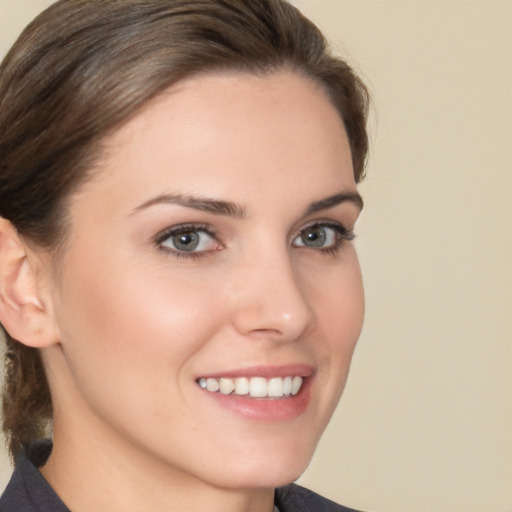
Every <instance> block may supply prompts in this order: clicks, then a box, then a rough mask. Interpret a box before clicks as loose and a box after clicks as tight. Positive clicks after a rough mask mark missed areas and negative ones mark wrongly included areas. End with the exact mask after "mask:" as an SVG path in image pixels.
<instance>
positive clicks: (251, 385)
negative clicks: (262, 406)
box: [198, 375, 304, 398]
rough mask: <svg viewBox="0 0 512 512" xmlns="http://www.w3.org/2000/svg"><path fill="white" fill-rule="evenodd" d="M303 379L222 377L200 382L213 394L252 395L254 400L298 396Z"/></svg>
mask: <svg viewBox="0 0 512 512" xmlns="http://www.w3.org/2000/svg"><path fill="white" fill-rule="evenodd" d="M303 380H304V379H303V378H302V377H300V376H298V375H296V376H294V377H291V376H290V377H284V378H282V377H272V378H271V379H265V378H264V377H252V378H250V379H247V378H246V377H238V378H236V379H229V378H227V377H222V378H220V379H213V378H208V379H205V378H201V379H199V380H198V383H199V386H200V387H201V388H202V389H206V390H208V391H211V392H213V393H216V392H220V393H222V394H223V395H230V394H232V393H233V394H235V395H250V396H251V397H252V398H267V397H269V398H281V397H283V396H290V395H296V394H297V393H298V392H299V391H300V388H301V387H302V382H303Z"/></svg>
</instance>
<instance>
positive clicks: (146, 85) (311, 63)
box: [0, 0, 368, 458]
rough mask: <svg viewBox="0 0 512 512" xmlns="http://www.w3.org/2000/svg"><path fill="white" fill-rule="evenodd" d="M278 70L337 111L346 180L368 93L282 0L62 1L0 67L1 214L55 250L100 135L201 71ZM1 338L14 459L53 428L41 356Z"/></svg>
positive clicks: (359, 161)
mask: <svg viewBox="0 0 512 512" xmlns="http://www.w3.org/2000/svg"><path fill="white" fill-rule="evenodd" d="M279 69H288V70H291V71H293V72H296V73H298V74H300V75H302V76H304V77H307V78H308V79H311V80H313V81H314V82H315V83H317V84H318V85H319V86H320V87H321V88H322V89H323V90H324V91H325V93H326V94H327V96H328V98H329V99H330V101H331V102H332V104H333V106H334V107H335V108H336V109H337V111H338V112H339V114H340V116H341V118H342V120H343V122H344V125H345V128H346V131H347V135H348V139H349V143H350V148H351V154H352V162H353V169H354V176H355V179H356V182H359V181H360V180H361V179H362V177H363V173H364V166H365V160H366V156H367V150H368V137H367V132H366V116H367V108H368V94H367V90H366V88H365V86H364V84H363V83H362V82H361V81H360V79H359V78H358V77H357V76H356V75H355V74H354V72H353V71H352V69H351V68H350V66H349V65H347V63H346V62H345V61H344V60H342V59H340V58H338V57H336V56H334V55H333V54H332V53H331V52H330V50H329V48H328V46H327V44H326V41H325V39H324V37H323V35H322V34H321V32H320V31H319V30H318V29H317V28H316V26H315V25H314V24H313V23H311V21H309V20H308V19H307V18H305V17H304V16H303V15H302V14H301V13H300V12H299V11H298V10H297V9H296V8H294V7H293V6H292V5H290V4H289V3H288V2H286V1H285V0H106V1H101V2H98V1H96V0H60V1H58V2H56V3H55V4H53V5H52V6H51V7H50V8H48V9H47V10H46V11H44V12H43V13H42V14H40V15H39V16H38V17H37V18H36V19H35V20H34V21H33V22H32V23H31V24H30V25H29V26H28V27H27V28H26V29H25V31H24V32H23V33H22V35H21V36H20V38H19V39H18V41H17V42H16V43H15V44H14V46H13V47H12V49H11V50H10V52H9V53H8V54H7V56H6V57H5V59H4V61H3V63H2V65H1V67H0V216H1V217H3V218H5V219H7V220H9V221H10V222H11V223H12V224H13V225H14V227H15V228H16V229H17V231H18V233H19V234H20V235H21V236H22V237H23V238H24V239H26V240H27V241H28V242H30V243H32V244H34V245H35V246H36V247H37V246H39V247H41V248H43V249H45V250H50V251H52V253H53V254H57V253H58V252H59V249H60V248H62V245H63V242H64V241H65V238H66V231H67V224H68V223H67V215H66V212H67V207H66V206H67V204H66V203H67V201H68V200H69V198H70V196H71V194H72V193H73V192H74V191H76V190H77V188H78V187H79V186H80V185H81V184H82V183H84V182H85V181H86V180H87V179H88V178H89V176H90V175H91V174H92V173H93V172H94V164H95V162H96V161H97V159H98V158H99V156H100V155H101V144H102V141H103V140H105V137H106V136H108V135H109V134H110V133H112V132H113V131H114V130H115V129H116V128H118V127H119V126H120V125H121V124H122V123H124V122H126V121H127V120H128V119H130V118H131V117H133V116H134V115H135V114H136V113H137V112H138V111H139V110H140V109H141V108H142V107H143V106H144V105H145V104H146V103H147V102H148V101H149V100H150V99H151V98H153V97H155V96H156V95H157V94H158V93H160V92H162V91H163V90H164V89H166V88H168V87H170V86H172V85H173V84H175V83H177V82H178V81H180V80H183V79H185V78H188V77H191V76H194V75H198V74H200V73H208V72H211V71H221V72H222V71H224V70H225V71H230V72H232V71H238V72H244V73H256V74H265V73H271V72H273V71H275V70H279ZM5 334H6V356H5V384H4V391H3V430H4V433H5V435H6V437H7V441H8V445H9V449H10V452H11V456H12V457H13V458H14V457H16V456H17V455H18V454H19V453H20V451H22V450H23V449H24V448H26V447H28V446H29V445H30V443H31V441H32V440H34V439H35V438H37V437H40V436H41V435H43V434H44V432H45V431H46V429H47V427H48V425H50V424H51V418H52V400H51V395H50V390H49V386H48V382H47V379H46V376H45V372H44V368H43V365H42V362H41V358H40V354H39V352H38V351H37V350H36V349H33V348H29V347H26V346H25V345H23V344H22V343H20V342H18V341H16V340H14V339H13V338H12V337H10V336H9V334H8V333H5Z"/></svg>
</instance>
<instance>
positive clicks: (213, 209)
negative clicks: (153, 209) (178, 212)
mask: <svg viewBox="0 0 512 512" xmlns="http://www.w3.org/2000/svg"><path fill="white" fill-rule="evenodd" d="M157 204H177V205H179V206H184V207H185V208H193V209H194V210H200V211H203V212H208V213H213V214H215V215H227V216H229V217H236V218H238V219H243V218H244V217H245V209H244V208H242V207H241V206H240V205H238V204H236V203H233V202H231V201H221V200H217V199H208V198H205V197H198V196H193V195H190V194H162V195H160V196H158V197H155V198H153V199H150V200H149V201H146V202H145V203H142V204H141V205H140V206H137V208H135V210H134V212H133V213H135V212H138V211H140V210H143V209H145V208H149V207H150V206H154V205H157Z"/></svg>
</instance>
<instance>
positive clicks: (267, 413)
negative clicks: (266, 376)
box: [201, 377, 313, 422]
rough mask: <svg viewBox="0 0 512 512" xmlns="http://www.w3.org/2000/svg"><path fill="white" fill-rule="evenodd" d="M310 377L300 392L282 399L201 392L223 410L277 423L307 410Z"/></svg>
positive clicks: (309, 396) (295, 416) (309, 395)
mask: <svg viewBox="0 0 512 512" xmlns="http://www.w3.org/2000/svg"><path fill="white" fill-rule="evenodd" d="M312 380H313V378H312V377H308V378H305V379H304V382H303V383H302V387H301V388H300V391H299V392H298V393H297V394H296V395H294V396H289V397H286V398H285V397H283V398H250V397H248V396H246V395H235V394H231V395H223V394H222V393H218V392H217V393H212V392H211V391H207V390H201V391H202V392H203V393H206V394H207V396H208V397H209V398H211V399H212V400H215V402H216V403H217V404H218V405H220V406H221V407H223V408H225V409H229V410H230V411H232V412H234V413H236V414H239V415H241V416H244V417H246V418H249V419H252V420H259V421H267V422H278V421H286V420H291V419H293V418H297V417H298V416H300V415H301V414H302V413H304V411H305V410H306V409H307V407H308V404H309V401H310V398H311V386H312Z"/></svg>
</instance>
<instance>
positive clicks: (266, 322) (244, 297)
mask: <svg viewBox="0 0 512 512" xmlns="http://www.w3.org/2000/svg"><path fill="white" fill-rule="evenodd" d="M237 281H238V282H237V283H236V286H235V288H236V290H237V293H235V294H234V297H233V299H234V302H233V315H232V322H233V325H234V327H235V329H236V330H237V331H238V332H239V333H240V334H242V335H244V336H248V335H249V336H251V335H252V336H253V335H257V336H265V337H268V338H270V339H273V340H276V341H293V340H295V339H297V338H299V337H300V336H301V335H302V334H304V333H306V332H308V331H310V330H311V329H312V328H313V327H314V325H315V324H316V315H315V312H314V309H313V307H312V305H311V304H310V300H308V299H309V297H308V293H307V290H306V288H305V286H304V284H305V283H301V279H300V275H299V273H298V271H297V270H296V269H294V268H293V264H292V262H291V260H290V256H289V255H288V253H287V251H283V254H281V255H277V254H276V253H273V252H268V253H266V254H260V255H259V256H258V257H253V258H252V259H251V261H250V262H248V263H247V264H246V265H244V268H243V269H240V273H239V277H238V279H237Z"/></svg>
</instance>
